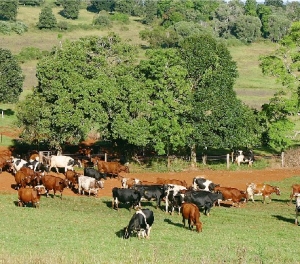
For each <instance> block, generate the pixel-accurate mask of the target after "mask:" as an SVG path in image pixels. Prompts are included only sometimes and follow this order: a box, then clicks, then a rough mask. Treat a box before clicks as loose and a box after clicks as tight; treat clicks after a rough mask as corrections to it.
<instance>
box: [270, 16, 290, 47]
mask: <svg viewBox="0 0 300 264" xmlns="http://www.w3.org/2000/svg"><path fill="white" fill-rule="evenodd" d="M268 24H269V39H270V40H271V41H273V42H278V41H279V40H281V39H282V38H283V37H284V36H285V35H286V34H287V32H288V29H289V27H290V25H291V22H290V20H289V19H288V18H287V17H286V16H284V15H280V14H278V13H277V14H274V15H271V16H269V21H268Z"/></svg>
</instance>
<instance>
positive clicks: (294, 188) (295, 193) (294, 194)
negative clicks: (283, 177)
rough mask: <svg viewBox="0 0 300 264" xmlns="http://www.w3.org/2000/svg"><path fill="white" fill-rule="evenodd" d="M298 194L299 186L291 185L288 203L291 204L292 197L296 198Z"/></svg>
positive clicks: (299, 191)
mask: <svg viewBox="0 0 300 264" xmlns="http://www.w3.org/2000/svg"><path fill="white" fill-rule="evenodd" d="M298 193H300V184H293V185H292V193H291V195H290V203H292V201H293V197H296V198H297V195H298Z"/></svg>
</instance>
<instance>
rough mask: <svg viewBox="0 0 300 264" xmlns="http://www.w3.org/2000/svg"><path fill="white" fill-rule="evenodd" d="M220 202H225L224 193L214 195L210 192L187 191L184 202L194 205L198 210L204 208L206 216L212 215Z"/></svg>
mask: <svg viewBox="0 0 300 264" xmlns="http://www.w3.org/2000/svg"><path fill="white" fill-rule="evenodd" d="M219 200H224V198H223V195H222V193H220V192H217V193H212V192H208V191H187V192H185V194H184V202H186V203H194V204H196V205H197V206H198V208H202V207H203V208H204V214H206V215H207V216H208V215H209V213H210V210H211V208H212V207H213V205H214V204H215V203H216V202H218V201H219Z"/></svg>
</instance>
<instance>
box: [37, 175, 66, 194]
mask: <svg viewBox="0 0 300 264" xmlns="http://www.w3.org/2000/svg"><path fill="white" fill-rule="evenodd" d="M42 183H43V186H44V187H45V191H46V197H48V196H49V191H51V190H53V198H54V197H55V194H56V192H60V199H62V193H63V190H64V189H65V188H66V187H67V186H68V180H67V179H62V178H60V177H57V176H54V175H45V176H43V177H42Z"/></svg>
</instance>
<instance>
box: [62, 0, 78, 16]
mask: <svg viewBox="0 0 300 264" xmlns="http://www.w3.org/2000/svg"><path fill="white" fill-rule="evenodd" d="M80 3H81V0H72V1H69V0H63V1H62V6H63V10H62V14H63V16H64V17H66V18H70V19H77V18H78V16H79V8H80Z"/></svg>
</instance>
